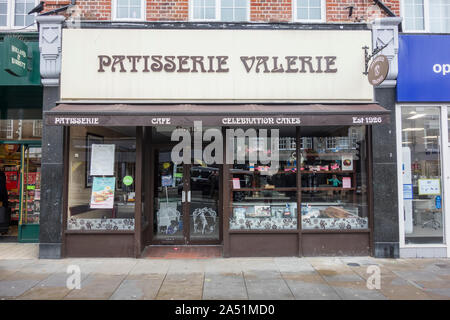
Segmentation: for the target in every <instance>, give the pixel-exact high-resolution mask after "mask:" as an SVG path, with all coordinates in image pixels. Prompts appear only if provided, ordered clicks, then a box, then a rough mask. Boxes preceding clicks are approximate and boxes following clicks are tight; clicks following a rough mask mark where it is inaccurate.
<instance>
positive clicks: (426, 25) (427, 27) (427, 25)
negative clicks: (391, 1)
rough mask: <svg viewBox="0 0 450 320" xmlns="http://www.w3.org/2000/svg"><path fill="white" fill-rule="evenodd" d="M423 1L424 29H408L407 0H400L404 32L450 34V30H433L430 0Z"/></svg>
mask: <svg viewBox="0 0 450 320" xmlns="http://www.w3.org/2000/svg"><path fill="white" fill-rule="evenodd" d="M422 1H423V27H424V28H423V30H420V29H419V30H417V29H415V30H407V29H405V26H406V23H405V21H404V20H405V7H406V5H405V0H401V2H400V17H402V18H403V21H402V26H403V32H404V33H435V34H440V33H443V34H449V33H450V32H448V33H447V32H432V31H431V28H430V0H422Z"/></svg>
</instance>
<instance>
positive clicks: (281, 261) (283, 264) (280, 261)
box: [273, 258, 316, 273]
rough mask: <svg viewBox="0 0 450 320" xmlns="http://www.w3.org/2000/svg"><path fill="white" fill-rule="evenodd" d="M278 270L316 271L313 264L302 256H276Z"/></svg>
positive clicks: (292, 271)
mask: <svg viewBox="0 0 450 320" xmlns="http://www.w3.org/2000/svg"><path fill="white" fill-rule="evenodd" d="M273 261H274V262H275V264H276V266H277V267H278V271H280V272H281V273H297V272H301V273H315V272H316V271H315V270H314V268H313V266H312V265H311V264H310V263H309V262H308V261H307V260H306V259H302V258H274V259H273Z"/></svg>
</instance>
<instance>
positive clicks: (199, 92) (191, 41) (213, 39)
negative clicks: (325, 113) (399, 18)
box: [61, 29, 373, 102]
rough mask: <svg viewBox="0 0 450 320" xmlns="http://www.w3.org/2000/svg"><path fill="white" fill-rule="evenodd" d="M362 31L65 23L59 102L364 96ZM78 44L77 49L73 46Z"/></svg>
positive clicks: (367, 89)
mask: <svg viewBox="0 0 450 320" xmlns="http://www.w3.org/2000/svg"><path fill="white" fill-rule="evenodd" d="M370 43H371V34H370V31H367V30H352V31H337V30H336V31H333V30H328V31H320V30H313V31H311V30H309V31H306V30H123V29H121V30H112V29H108V30H105V29H94V30H87V29H66V30H64V35H63V52H62V73H61V87H62V88H61V96H62V100H65V101H106V102H110V101H135V102H139V101H152V102H214V101H222V102H223V101H230V102H265V101H270V102H274V101H279V102H336V101H337V102H343V101H346V102H347V101H348V102H351V101H356V102H358V101H359V102H368V101H372V100H373V89H372V87H371V86H370V85H368V84H367V80H366V79H365V76H364V74H363V71H364V54H363V51H362V50H361V48H362V47H363V46H366V45H367V46H370ZM81 47H82V48H83V50H80V48H81Z"/></svg>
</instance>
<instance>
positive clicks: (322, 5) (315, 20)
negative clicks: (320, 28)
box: [292, 0, 327, 23]
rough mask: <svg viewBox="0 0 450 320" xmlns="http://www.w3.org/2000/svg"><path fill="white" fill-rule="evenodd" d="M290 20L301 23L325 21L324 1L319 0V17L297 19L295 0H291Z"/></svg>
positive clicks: (325, 9)
mask: <svg viewBox="0 0 450 320" xmlns="http://www.w3.org/2000/svg"><path fill="white" fill-rule="evenodd" d="M292 20H293V21H294V22H302V23H321V22H326V21H327V8H326V1H325V0H320V19H298V18H297V0H292Z"/></svg>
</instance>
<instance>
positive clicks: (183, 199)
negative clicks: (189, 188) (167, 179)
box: [181, 191, 186, 203]
mask: <svg viewBox="0 0 450 320" xmlns="http://www.w3.org/2000/svg"><path fill="white" fill-rule="evenodd" d="M185 201H186V192H185V191H181V202H182V203H184V202H185Z"/></svg>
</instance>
